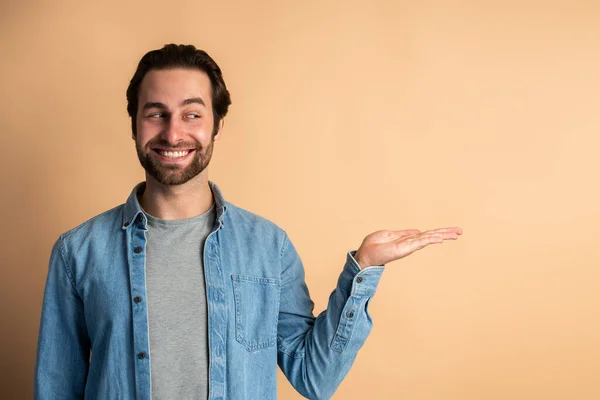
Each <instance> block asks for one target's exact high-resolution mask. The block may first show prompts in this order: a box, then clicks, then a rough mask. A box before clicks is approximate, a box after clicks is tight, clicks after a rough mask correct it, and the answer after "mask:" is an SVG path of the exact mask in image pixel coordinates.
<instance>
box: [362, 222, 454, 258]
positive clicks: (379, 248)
mask: <svg viewBox="0 0 600 400" xmlns="http://www.w3.org/2000/svg"><path fill="white" fill-rule="evenodd" d="M461 234H462V229H460V228H458V227H453V228H439V229H433V230H429V231H425V232H421V231H419V230H418V229H407V230H401V231H385V230H384V231H377V232H373V233H371V234H370V235H368V236H367V237H365V239H364V240H363V242H362V244H361V245H360V247H359V248H358V250H357V251H356V254H355V255H354V259H355V260H356V261H357V262H358V264H359V265H360V267H361V268H365V267H369V266H373V265H383V264H387V263H389V262H392V261H395V260H399V259H401V258H403V257H406V256H408V255H410V254H412V253H414V252H415V251H417V250H420V249H422V248H424V247H426V246H429V245H430V244H435V243H442V242H444V241H445V240H455V239H457V238H458V236H459V235H461Z"/></svg>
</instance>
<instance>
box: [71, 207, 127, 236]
mask: <svg viewBox="0 0 600 400" xmlns="http://www.w3.org/2000/svg"><path fill="white" fill-rule="evenodd" d="M124 206H125V205H124V204H120V205H118V206H116V207H113V208H111V209H110V210H107V211H104V212H102V213H101V214H98V215H96V216H94V217H91V218H90V219H88V220H87V221H85V222H82V223H81V224H79V225H77V226H76V227H74V228H71V229H69V230H67V231H66V232H64V233H63V234H62V235H61V238H63V239H64V240H68V241H70V242H79V241H83V240H85V239H89V238H94V237H95V238H97V237H99V236H104V235H114V233H115V229H118V230H119V231H120V230H121V229H120V228H121V227H122V224H123V208H124Z"/></svg>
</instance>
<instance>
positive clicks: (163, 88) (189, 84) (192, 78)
mask: <svg viewBox="0 0 600 400" xmlns="http://www.w3.org/2000/svg"><path fill="white" fill-rule="evenodd" d="M210 93H211V83H210V78H209V77H208V75H207V74H206V73H205V72H204V71H201V70H199V69H188V68H169V69H153V70H150V71H148V73H147V74H146V76H144V79H143V80H142V82H141V85H140V97H147V96H157V95H158V96H169V97H181V99H187V98H196V97H200V98H203V99H204V100H205V101H210Z"/></svg>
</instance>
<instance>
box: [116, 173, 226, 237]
mask: <svg viewBox="0 0 600 400" xmlns="http://www.w3.org/2000/svg"><path fill="white" fill-rule="evenodd" d="M208 184H209V185H210V189H211V190H212V193H213V198H214V200H215V208H216V211H217V221H218V223H219V228H221V226H223V216H224V215H225V212H226V211H227V202H226V201H225V199H223V195H222V194H221V190H219V187H218V186H217V185H216V184H215V183H214V182H211V181H209V182H208ZM145 188H146V182H140V183H138V184H137V185H135V187H134V188H133V190H132V191H131V194H130V195H129V197H128V198H127V202H126V203H125V208H124V211H123V226H122V228H123V229H126V228H127V227H128V226H129V225H131V224H133V223H134V222H138V223H142V224H143V226H146V216H145V215H144V211H143V210H142V207H141V206H140V202H139V200H138V195H139V194H140V193H142V192H143V191H144V189H145Z"/></svg>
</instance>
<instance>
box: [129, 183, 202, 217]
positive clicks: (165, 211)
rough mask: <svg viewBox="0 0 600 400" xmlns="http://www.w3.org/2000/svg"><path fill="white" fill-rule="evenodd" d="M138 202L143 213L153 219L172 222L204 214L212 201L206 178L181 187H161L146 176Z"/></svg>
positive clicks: (161, 185)
mask: <svg viewBox="0 0 600 400" xmlns="http://www.w3.org/2000/svg"><path fill="white" fill-rule="evenodd" d="M201 175H202V174H201ZM139 201H140V205H141V206H142V208H143V209H144V211H145V212H147V213H148V214H150V215H152V216H153V217H156V218H160V219H167V220H174V219H186V218H193V217H196V216H198V215H202V214H204V213H205V212H207V211H208V210H209V209H210V208H211V207H212V205H213V201H214V199H213V194H212V190H211V189H210V185H209V183H208V178H206V177H203V176H200V175H199V176H196V177H195V178H193V179H191V180H190V181H188V182H186V183H184V184H183V185H163V184H161V183H158V182H157V181H156V180H155V179H154V178H152V177H150V176H146V189H145V190H144V193H143V194H142V195H141V197H140V199H139Z"/></svg>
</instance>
